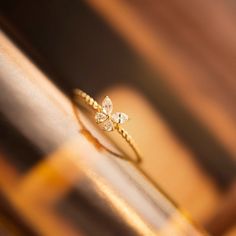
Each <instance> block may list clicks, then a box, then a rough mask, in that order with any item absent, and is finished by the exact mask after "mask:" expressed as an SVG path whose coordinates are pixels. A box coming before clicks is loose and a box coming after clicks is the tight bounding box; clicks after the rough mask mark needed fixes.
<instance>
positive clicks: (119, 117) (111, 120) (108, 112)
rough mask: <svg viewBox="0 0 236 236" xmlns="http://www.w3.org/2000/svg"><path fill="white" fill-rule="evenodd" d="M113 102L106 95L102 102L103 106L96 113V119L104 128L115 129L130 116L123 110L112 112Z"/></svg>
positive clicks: (106, 129)
mask: <svg viewBox="0 0 236 236" xmlns="http://www.w3.org/2000/svg"><path fill="white" fill-rule="evenodd" d="M112 110H113V104H112V101H111V99H110V98H109V97H108V96H106V97H105V98H104V100H103V102H102V108H101V110H100V111H98V112H97V113H96V114H95V120H96V122H97V123H98V124H101V126H102V128H103V130H105V131H108V132H110V131H113V130H114V128H115V127H116V126H117V125H118V124H123V123H125V122H126V121H127V120H128V119H129V118H128V115H126V114H125V113H123V112H115V113H114V114H112Z"/></svg>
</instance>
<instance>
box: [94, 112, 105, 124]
mask: <svg viewBox="0 0 236 236" xmlns="http://www.w3.org/2000/svg"><path fill="white" fill-rule="evenodd" d="M106 119H107V115H105V114H104V113H101V112H97V113H96V115H95V120H96V122H97V123H102V122H103V121H105V120H106Z"/></svg>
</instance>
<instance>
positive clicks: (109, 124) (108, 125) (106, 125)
mask: <svg viewBox="0 0 236 236" xmlns="http://www.w3.org/2000/svg"><path fill="white" fill-rule="evenodd" d="M103 129H104V130H105V131H108V132H110V131H112V130H113V129H114V126H113V122H112V121H111V120H107V121H105V123H104V125H103Z"/></svg>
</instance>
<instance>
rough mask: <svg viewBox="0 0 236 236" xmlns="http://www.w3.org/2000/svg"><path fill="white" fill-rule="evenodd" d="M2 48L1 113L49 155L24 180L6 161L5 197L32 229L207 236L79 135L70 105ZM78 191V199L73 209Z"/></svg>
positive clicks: (10, 48)
mask: <svg viewBox="0 0 236 236" xmlns="http://www.w3.org/2000/svg"><path fill="white" fill-rule="evenodd" d="M0 42H1V43H0V62H1V66H0V74H1V79H0V84H1V90H2V92H1V94H0V101H1V112H2V114H3V115H4V117H6V119H7V120H8V121H9V122H10V123H11V125H12V126H13V127H14V129H15V130H16V131H17V132H20V133H22V134H23V136H25V137H26V138H27V140H28V142H31V143H32V144H33V145H34V146H35V147H36V148H37V149H39V150H41V153H42V159H41V160H40V161H39V162H38V163H37V164H35V165H33V166H32V167H31V168H30V169H29V170H28V171H25V172H23V173H19V172H18V170H17V166H14V165H12V164H10V162H9V161H8V154H6V156H5V155H4V154H3V153H2V154H1V158H0V161H1V165H0V168H1V170H0V175H1V178H0V189H1V192H2V194H3V195H4V197H5V198H6V200H7V201H8V202H9V203H10V205H11V206H12V207H13V208H14V209H15V211H16V212H17V214H19V215H20V216H21V218H22V219H24V221H25V223H26V224H27V225H28V226H30V227H31V228H32V229H33V230H34V231H35V232H36V233H37V234H39V235H49V236H51V235H54V234H56V235H67V236H68V235H86V234H90V235H97V234H98V232H99V234H101V235H103V234H108V235H109V234H110V235H112V234H117V233H118V232H123V233H124V234H126V235H156V234H157V233H159V232H160V233H161V234H163V235H165V234H166V233H165V232H172V233H175V235H188V234H192V235H203V234H204V233H203V232H201V231H199V230H198V229H197V228H196V227H195V226H194V225H192V224H191V223H190V222H189V221H188V220H187V218H185V217H184V214H183V213H181V211H179V210H178V209H177V208H176V207H175V205H174V204H173V203H172V202H171V201H170V200H168V199H167V198H166V196H165V195H164V194H163V193H162V192H161V191H160V190H158V189H155V187H154V185H152V184H151V182H150V181H149V180H148V178H145V176H144V175H143V174H142V172H141V171H139V169H138V168H137V167H135V166H133V165H132V164H131V163H129V162H127V161H124V160H119V159H117V158H116V157H114V156H112V155H111V154H110V153H107V152H105V150H104V149H103V148H102V147H101V145H100V147H98V146H97V143H96V145H95V143H93V141H92V140H93V139H88V138H87V137H85V136H84V135H83V132H79V131H80V129H81V127H80V126H79V125H78V123H77V121H76V118H75V115H74V113H73V108H72V104H71V101H70V100H69V99H68V98H67V97H66V96H65V95H63V93H61V92H60V91H59V90H58V89H57V88H56V87H55V86H54V85H53V84H52V83H51V82H49V81H48V79H47V78H46V76H45V75H44V74H43V73H42V72H40V71H39V70H38V69H37V68H36V67H35V66H34V65H33V64H32V63H31V62H30V61H29V60H28V59H27V58H26V57H25V56H24V55H23V54H22V53H21V52H20V51H19V50H18V49H17V48H16V47H14V45H13V44H12V43H11V42H10V41H9V40H8V39H7V38H6V37H5V35H4V34H3V33H1V34H0ZM81 117H83V116H82V115H81ZM82 120H83V122H84V123H85V124H86V127H87V128H89V129H90V130H91V131H92V133H93V135H95V136H96V137H97V138H98V139H99V140H101V142H105V143H106V144H107V145H110V146H111V147H112V146H113V145H112V144H111V143H110V142H109V141H108V140H107V141H106V138H105V137H104V136H103V135H101V134H99V133H98V132H97V131H96V129H95V128H94V126H93V125H92V124H91V122H89V121H88V119H87V118H85V117H83V118H82ZM9 147H10V143H9ZM9 147H5V148H6V150H8V153H9V154H10V153H11V152H10V151H11V149H10V148H9ZM113 148H114V147H113ZM16 158H17V156H16ZM6 179H7V180H8V181H5V180H6ZM71 190H73V191H74V192H75V193H76V194H75V196H77V197H75V198H74V199H73V201H66V199H67V197H68V195H69V196H70V193H71ZM72 195H73V194H72ZM84 198H85V199H84ZM69 199H70V198H69ZM94 199H96V204H94ZM84 201H85V202H86V204H88V208H86V204H85V205H84ZM73 202H74V203H76V204H75V206H76V207H75V208H74V207H73ZM98 203H99V204H98ZM71 204H72V209H71V207H70V205H71ZM91 206H92V207H91ZM84 207H85V209H84ZM71 210H72V213H73V212H74V213H73V214H75V215H73V214H72V216H73V217H72V216H71ZM68 214H69V216H70V217H66V215H68ZM91 219H93V224H91ZM73 221H75V222H77V223H76V224H75V223H73ZM108 221H109V225H107V222H108ZM91 225H92V226H91Z"/></svg>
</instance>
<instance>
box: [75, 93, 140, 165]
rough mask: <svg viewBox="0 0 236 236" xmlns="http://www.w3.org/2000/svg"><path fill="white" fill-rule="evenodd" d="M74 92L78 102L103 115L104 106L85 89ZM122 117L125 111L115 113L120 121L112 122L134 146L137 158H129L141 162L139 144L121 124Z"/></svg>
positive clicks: (130, 144)
mask: <svg viewBox="0 0 236 236" xmlns="http://www.w3.org/2000/svg"><path fill="white" fill-rule="evenodd" d="M74 94H75V101H76V102H81V101H82V102H83V103H84V104H85V105H89V107H90V108H92V109H93V110H94V111H96V112H97V113H98V114H101V115H103V113H102V112H103V106H101V105H99V104H98V103H97V102H96V101H95V100H94V99H93V98H92V97H90V96H89V95H88V94H87V93H85V92H84V91H82V90H80V89H75V91H74ZM107 98H108V97H107ZM108 99H109V98H108ZM104 116H105V115H104ZM107 117H109V119H110V116H108V115H107ZM127 117H128V116H127ZM115 118H116V119H115ZM122 118H123V119H125V118H126V117H125V114H124V113H119V114H118V113H116V114H113V119H115V120H117V121H118V122H117V123H115V122H111V123H113V127H114V130H117V131H118V133H119V134H120V135H121V136H122V137H123V138H124V139H125V141H126V142H127V143H128V144H129V146H130V147H131V148H132V150H133V151H134V153H135V155H136V159H135V160H133V159H132V160H131V159H130V158H129V160H131V161H133V162H135V163H140V162H141V156H140V152H139V150H138V148H137V145H136V143H135V141H134V139H133V138H132V137H131V136H130V135H129V134H128V132H127V131H126V130H125V129H124V128H123V127H121V125H120V123H119V122H121V121H122ZM107 119H108V118H107ZM97 123H98V122H97ZM109 131H110V130H109Z"/></svg>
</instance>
